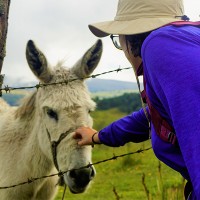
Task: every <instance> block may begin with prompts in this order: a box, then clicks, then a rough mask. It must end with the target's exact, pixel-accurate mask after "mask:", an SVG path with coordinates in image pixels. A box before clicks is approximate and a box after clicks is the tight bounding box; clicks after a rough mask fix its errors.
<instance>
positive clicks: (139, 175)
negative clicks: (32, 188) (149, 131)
mask: <svg viewBox="0 0 200 200" xmlns="http://www.w3.org/2000/svg"><path fill="white" fill-rule="evenodd" d="M122 116H124V114H123V113H120V112H119V111H118V110H116V109H112V110H109V111H108V110H107V111H95V112H94V113H93V118H94V122H95V123H94V127H95V128H96V129H100V128H101V127H103V126H106V125H107V124H109V123H110V122H112V121H113V120H116V119H118V118H120V117H122ZM150 146H151V144H150V141H147V142H144V143H140V144H133V143H129V144H126V145H125V146H124V147H119V148H111V147H107V146H104V145H96V146H95V148H94V149H93V162H94V163H95V162H97V161H101V160H105V159H107V158H112V157H113V155H121V154H124V153H128V152H135V151H137V150H138V149H141V148H147V147H150ZM95 168H96V171H97V175H96V177H95V179H94V181H93V182H92V184H91V186H90V188H89V189H88V190H87V192H86V193H84V194H77V195H75V194H71V193H70V192H69V190H67V191H66V199H70V200H94V199H95V200H143V199H144V200H145V199H148V200H182V199H183V193H182V190H183V185H184V180H183V179H182V177H181V176H180V175H179V174H178V173H177V172H175V171H173V170H172V169H170V168H169V167H167V166H166V165H164V164H161V163H160V162H159V161H158V159H157V158H156V157H155V156H154V154H153V152H152V150H149V151H146V152H144V153H139V154H134V155H130V156H126V157H123V158H118V159H117V160H112V161H108V162H105V163H101V164H98V165H95ZM145 188H146V190H145ZM62 193H63V189H62V188H60V190H59V193H58V196H57V197H56V198H55V200H61V196H62Z"/></svg>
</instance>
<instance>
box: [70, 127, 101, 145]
mask: <svg viewBox="0 0 200 200" xmlns="http://www.w3.org/2000/svg"><path fill="white" fill-rule="evenodd" d="M73 138H74V139H77V140H78V145H80V146H83V145H94V144H97V143H99V144H100V140H99V137H98V132H97V131H96V130H94V129H92V128H89V127H85V126H82V127H79V128H78V129H76V130H75V133H74V135H73Z"/></svg>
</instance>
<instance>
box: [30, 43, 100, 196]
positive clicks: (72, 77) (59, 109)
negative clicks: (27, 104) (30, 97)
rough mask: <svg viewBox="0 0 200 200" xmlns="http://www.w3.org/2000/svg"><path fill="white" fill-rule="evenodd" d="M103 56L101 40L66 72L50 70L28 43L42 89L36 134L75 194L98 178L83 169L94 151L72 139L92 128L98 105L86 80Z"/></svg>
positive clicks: (38, 51) (31, 61)
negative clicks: (82, 128)
mask: <svg viewBox="0 0 200 200" xmlns="http://www.w3.org/2000/svg"><path fill="white" fill-rule="evenodd" d="M101 54H102V42H101V40H98V41H97V42H96V43H95V44H94V45H93V46H92V47H91V48H90V49H89V50H88V51H87V52H86V53H85V54H84V55H83V57H82V58H81V59H80V60H79V61H78V62H77V63H76V64H75V65H74V66H73V67H72V68H64V67H62V66H61V64H58V65H57V66H56V67H54V68H50V67H49V66H48V62H47V59H46V57H45V56H44V54H43V53H42V52H41V51H40V50H39V49H38V48H37V47H36V46H35V44H34V42H33V41H29V42H28V43H27V48H26V57H27V61H28V64H29V67H30V68H31V70H32V72H33V73H34V74H35V76H36V77H37V78H38V79H39V81H40V83H41V85H42V87H40V88H39V89H38V91H37V94H36V103H35V106H36V109H35V124H36V125H35V127H34V128H33V131H35V132H36V134H37V138H38V144H39V148H40V149H41V151H42V153H43V154H44V155H45V156H46V157H47V158H48V159H49V160H51V162H52V163H54V165H57V166H56V168H57V169H58V170H61V171H68V172H67V173H65V174H64V180H65V183H66V184H67V185H68V186H69V188H70V190H71V191H72V192H73V193H80V192H83V191H85V189H86V187H87V185H88V184H89V182H90V180H92V179H93V177H94V176H95V169H94V167H93V166H91V165H89V166H91V167H88V168H84V166H87V165H88V164H91V147H90V146H84V147H80V146H78V145H77V141H76V140H74V139H73V138H72V135H73V131H74V130H75V129H76V128H77V127H80V126H88V127H92V119H91V117H90V115H89V113H90V111H91V110H93V109H94V107H95V103H94V102H93V101H92V99H91V97H90V94H89V92H88V90H87V87H86V85H85V83H84V79H85V78H87V77H88V76H89V75H90V74H91V73H92V72H93V71H94V69H95V68H96V66H97V64H98V62H99V60H100V58H101ZM52 141H55V142H56V143H57V145H56V147H55V148H54V150H52V148H51V142H52ZM52 151H53V153H52ZM52 154H55V155H52ZM79 168H81V169H79ZM75 169H76V170H75ZM77 169H79V170H77Z"/></svg>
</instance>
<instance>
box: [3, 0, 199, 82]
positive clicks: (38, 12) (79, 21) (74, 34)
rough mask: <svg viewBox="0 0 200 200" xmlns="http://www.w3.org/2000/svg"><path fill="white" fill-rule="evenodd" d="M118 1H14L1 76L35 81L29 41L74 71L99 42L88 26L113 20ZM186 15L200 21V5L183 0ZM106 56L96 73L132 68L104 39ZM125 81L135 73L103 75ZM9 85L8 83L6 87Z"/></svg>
mask: <svg viewBox="0 0 200 200" xmlns="http://www.w3.org/2000/svg"><path fill="white" fill-rule="evenodd" d="M117 2H118V0H109V1H108V0H92V1H91V0H80V1H74V0H59V1H57V0H17V1H11V7H10V15H9V27H8V38H7V56H6V58H5V61H4V66H3V70H2V73H3V74H5V75H6V77H8V79H9V86H12V84H13V83H14V82H16V81H17V82H29V81H35V80H36V79H35V77H34V75H33V74H32V72H31V71H30V69H29V67H28V65H27V63H26V59H25V47H26V43H27V41H28V40H29V39H32V40H34V41H35V43H36V44H37V46H38V47H39V48H40V49H41V50H42V51H43V52H44V53H45V55H46V57H47V59H48V60H49V63H50V64H51V65H55V64H56V63H57V62H58V61H59V60H63V59H64V60H65V61H66V62H65V65H66V66H69V67H71V66H72V65H73V64H74V63H75V62H76V61H77V60H78V59H79V58H80V57H81V56H82V55H83V53H84V52H85V51H86V50H87V49H88V48H89V47H90V46H91V45H92V44H93V43H94V42H95V41H96V39H97V38H96V37H95V36H93V35H92V33H91V32H90V31H89V29H88V24H90V23H93V22H98V21H106V20H111V19H113V18H114V16H115V12H116V8H117ZM184 3H185V13H186V14H187V15H188V16H189V17H190V18H191V19H192V20H200V17H199V15H200V1H199V0H184ZM103 44H104V52H103V56H102V59H101V62H100V64H99V66H98V68H97V69H96V70H95V72H94V74H95V73H101V72H104V71H109V70H113V69H116V68H118V67H119V66H121V67H130V64H129V63H128V62H127V60H126V59H125V57H124V55H123V53H122V52H121V51H119V50H117V49H115V48H114V47H113V45H112V42H111V41H110V38H109V37H107V38H104V39H103ZM99 78H108V79H115V80H123V81H135V78H134V74H133V71H132V70H126V71H123V72H120V73H114V74H109V75H104V76H101V77H99ZM7 84H8V83H7Z"/></svg>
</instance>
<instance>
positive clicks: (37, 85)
mask: <svg viewBox="0 0 200 200" xmlns="http://www.w3.org/2000/svg"><path fill="white" fill-rule="evenodd" d="M127 69H131V67H126V68H120V67H119V68H118V69H115V70H111V71H107V72H103V73H99V74H95V75H91V76H88V77H85V78H96V77H98V76H101V75H104V74H109V73H113V72H120V71H122V70H127ZM83 79H84V78H75V79H71V80H66V81H62V82H55V83H46V84H41V83H39V84H36V85H33V86H23V87H9V86H8V85H7V86H4V88H1V87H0V93H1V92H2V91H5V92H6V93H8V92H11V91H12V90H24V89H34V88H36V89H39V88H40V87H46V86H50V85H59V84H68V83H69V82H73V81H76V80H83Z"/></svg>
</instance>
